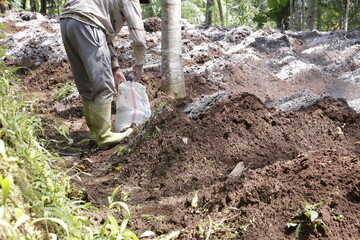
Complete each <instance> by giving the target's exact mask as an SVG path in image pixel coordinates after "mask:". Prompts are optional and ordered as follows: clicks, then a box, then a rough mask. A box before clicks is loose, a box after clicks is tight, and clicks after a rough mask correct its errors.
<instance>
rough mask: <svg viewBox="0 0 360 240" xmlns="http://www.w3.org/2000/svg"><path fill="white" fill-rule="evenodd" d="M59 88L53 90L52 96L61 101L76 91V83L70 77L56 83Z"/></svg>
mask: <svg viewBox="0 0 360 240" xmlns="http://www.w3.org/2000/svg"><path fill="white" fill-rule="evenodd" d="M56 86H57V88H55V89H54V90H53V93H52V98H53V99H54V101H60V100H62V99H64V98H66V97H68V96H70V95H71V94H74V93H76V87H75V84H73V83H72V82H71V81H70V80H69V79H67V80H65V82H63V83H58V84H56Z"/></svg>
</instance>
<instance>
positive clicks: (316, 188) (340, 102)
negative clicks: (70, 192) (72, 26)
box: [1, 13, 360, 240]
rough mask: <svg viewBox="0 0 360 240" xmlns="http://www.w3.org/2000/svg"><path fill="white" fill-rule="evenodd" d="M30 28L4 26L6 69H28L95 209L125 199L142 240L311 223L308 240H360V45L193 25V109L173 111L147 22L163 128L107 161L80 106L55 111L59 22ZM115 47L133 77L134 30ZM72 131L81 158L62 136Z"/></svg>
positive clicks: (188, 56) (279, 233) (280, 234)
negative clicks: (314, 216)
mask: <svg viewBox="0 0 360 240" xmlns="http://www.w3.org/2000/svg"><path fill="white" fill-rule="evenodd" d="M29 18H30V19H31V18H34V19H32V20H30V21H23V20H21V16H20V15H19V14H17V13H9V14H8V15H7V17H5V18H1V21H3V22H5V23H6V25H7V26H8V27H9V31H8V33H7V38H6V40H5V42H6V43H8V44H10V45H9V49H8V55H9V57H8V58H6V59H4V60H5V61H7V62H8V63H9V64H13V65H15V66H25V67H26V69H23V70H21V71H20V73H21V74H22V75H21V81H20V84H21V85H23V86H24V87H26V88H25V89H22V90H21V91H22V93H23V94H24V96H25V97H27V98H31V99H36V100H37V101H36V103H35V104H34V108H35V110H36V112H37V113H38V114H39V116H41V118H42V119H43V122H44V128H45V130H46V131H45V135H44V136H43V137H44V138H48V139H54V140H57V142H55V141H53V142H54V144H50V145H49V146H48V148H49V149H52V150H53V151H56V152H59V153H60V154H61V155H62V156H63V157H64V159H65V162H66V167H67V168H69V169H70V168H72V170H71V171H69V174H71V175H73V180H74V186H75V187H76V189H78V190H79V191H80V192H82V193H83V198H84V199H85V200H87V201H93V202H94V203H95V204H97V205H102V204H106V198H107V196H109V195H110V194H111V192H112V191H113V190H114V188H116V187H117V186H121V191H123V192H124V193H126V194H125V195H123V200H126V201H127V203H128V204H129V206H131V209H132V218H131V220H130V225H129V228H130V229H133V230H135V232H136V233H137V234H138V235H139V236H140V235H141V234H143V233H144V232H146V231H152V232H154V233H155V234H156V235H161V234H170V233H174V232H175V233H176V231H180V234H179V236H178V239H274V240H275V239H276V240H279V239H294V232H295V227H292V228H287V227H286V226H287V223H290V222H293V223H299V222H302V226H303V227H302V231H301V233H300V239H323V238H324V239H334V240H335V239H336V240H338V239H349V240H350V239H360V218H359V217H360V180H359V176H360V160H359V151H360V146H359V145H358V144H356V142H357V141H359V140H360V119H359V114H358V113H357V111H358V110H359V109H360V107H359V104H358V102H359V101H358V99H359V98H360V91H359V90H360V85H359V84H360V68H359V66H360V32H356V31H354V32H343V31H336V32H317V31H313V32H282V31H279V30H274V29H263V30H256V31H255V30H250V29H247V28H243V27H240V28H229V29H225V28H218V27H213V28H208V29H204V28H201V27H198V26H194V25H191V24H188V23H186V22H184V23H183V42H184V44H183V53H184V54H183V59H184V73H185V78H186V86H187V92H188V97H187V98H186V99H183V100H181V101H172V100H170V99H169V98H167V97H166V95H165V94H164V93H162V92H161V91H159V87H160V82H161V72H160V67H156V64H159V63H161V51H160V49H161V47H160V43H161V40H160V36H161V32H160V31H159V21H158V19H150V20H147V21H146V24H147V25H146V26H147V30H148V33H147V42H148V53H147V62H146V65H155V67H152V68H148V69H146V70H145V73H144V76H143V78H142V81H141V83H143V84H144V85H145V86H146V87H147V92H148V95H149V98H150V101H151V106H152V111H153V116H152V117H151V119H150V121H149V122H147V123H146V124H145V125H143V126H139V127H138V128H137V130H136V132H135V133H134V134H133V135H132V136H131V137H130V138H129V139H127V140H125V141H124V142H122V143H121V144H120V145H118V146H116V147H114V148H112V149H109V150H106V151H99V150H97V149H91V148H89V146H88V145H87V144H86V143H85V144H79V142H80V141H81V140H83V139H86V138H87V127H86V125H85V123H84V117H83V113H82V106H81V102H80V98H79V96H78V95H77V94H76V93H75V94H72V95H71V96H69V97H67V98H65V99H62V100H58V101H56V100H54V94H55V93H56V92H59V91H60V90H61V87H62V88H64V87H63V86H64V85H61V83H65V82H66V81H67V79H70V80H72V74H71V70H70V68H69V63H68V62H67V58H66V55H65V53H64V50H63V48H62V43H61V37H60V35H59V23H58V19H56V18H48V17H42V16H39V15H34V17H33V16H32V15H31V16H30V17H29ZM29 18H26V19H29ZM115 46H116V47H117V49H118V53H119V60H120V62H121V67H122V68H124V69H126V68H128V67H130V66H131V65H132V61H133V58H132V56H131V42H130V40H129V36H128V35H127V31H126V28H125V29H124V31H123V32H122V33H121V34H120V36H119V38H118V39H117V41H116V44H115ZM126 75H127V76H129V74H128V73H126ZM59 84H60V85H59ZM350 106H351V107H350ZM113 113H114V114H115V113H116V109H115V106H114V108H113ZM61 124H64V125H66V126H67V127H68V128H69V130H70V138H71V139H72V140H74V144H73V145H71V148H72V149H77V150H71V149H70V148H69V140H70V141H71V139H66V138H65V137H63V136H61V135H60V134H59V133H58V131H57V130H55V129H54V126H57V127H58V126H60V125H61ZM120 147H121V148H120ZM119 148H120V149H124V150H123V151H118V149H119ZM78 150H80V152H79V151H78ZM74 166H75V167H74ZM125 198H126V199H125ZM302 201H306V202H307V203H309V204H316V203H319V205H318V206H316V207H315V211H316V212H317V213H319V217H318V220H316V223H318V225H319V226H318V227H317V228H316V229H314V228H311V226H313V225H314V224H315V222H313V223H309V221H307V220H306V217H305V218H304V216H302V215H301V213H303V212H304V210H303V209H304V207H305V205H304V204H303V203H302ZM320 203H321V204H320ZM297 215H298V216H297ZM296 216H297V217H296ZM296 219H297V220H298V221H299V222H296ZM320 220H321V221H320ZM149 239H151V237H150V238H149Z"/></svg>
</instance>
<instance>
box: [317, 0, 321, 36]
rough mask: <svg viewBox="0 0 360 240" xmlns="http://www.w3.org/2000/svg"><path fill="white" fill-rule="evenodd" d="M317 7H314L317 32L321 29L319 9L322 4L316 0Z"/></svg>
mask: <svg viewBox="0 0 360 240" xmlns="http://www.w3.org/2000/svg"><path fill="white" fill-rule="evenodd" d="M316 5H317V7H316V28H317V29H318V30H321V28H322V20H321V7H322V2H321V0H317V4H316Z"/></svg>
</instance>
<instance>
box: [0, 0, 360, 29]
mask: <svg viewBox="0 0 360 240" xmlns="http://www.w3.org/2000/svg"><path fill="white" fill-rule="evenodd" d="M2 1H6V0H2ZM12 2H13V4H14V5H15V7H17V8H21V9H24V10H27V11H36V12H41V13H42V14H44V15H45V14H51V15H57V14H59V13H60V12H61V9H62V7H63V5H64V3H65V2H66V0H16V1H12ZM161 2H162V0H151V1H150V4H146V5H143V6H142V8H143V18H144V19H146V18H149V17H161ZM181 8H182V9H181V10H182V13H181V14H182V15H181V17H182V18H185V19H187V20H188V21H189V22H190V23H196V24H199V25H204V26H215V25H221V26H224V27H232V26H243V25H246V26H249V27H250V28H256V27H258V28H261V27H265V26H266V27H270V28H273V27H277V28H281V29H291V30H299V31H305V30H313V29H317V30H319V31H331V30H340V29H347V30H356V29H357V30H359V29H360V0H181Z"/></svg>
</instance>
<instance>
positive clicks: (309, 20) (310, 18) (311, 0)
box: [307, 0, 316, 30]
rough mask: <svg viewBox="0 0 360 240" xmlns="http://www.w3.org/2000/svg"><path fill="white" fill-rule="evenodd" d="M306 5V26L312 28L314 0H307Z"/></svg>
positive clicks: (313, 23) (314, 9) (314, 8)
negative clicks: (307, 8)
mask: <svg viewBox="0 0 360 240" xmlns="http://www.w3.org/2000/svg"><path fill="white" fill-rule="evenodd" d="M308 7H309V10H308V15H307V27H308V29H309V30H313V29H314V25H315V14H316V0H309V2H308Z"/></svg>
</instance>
